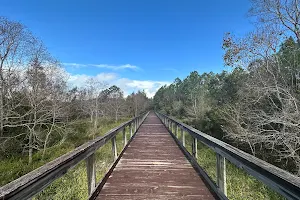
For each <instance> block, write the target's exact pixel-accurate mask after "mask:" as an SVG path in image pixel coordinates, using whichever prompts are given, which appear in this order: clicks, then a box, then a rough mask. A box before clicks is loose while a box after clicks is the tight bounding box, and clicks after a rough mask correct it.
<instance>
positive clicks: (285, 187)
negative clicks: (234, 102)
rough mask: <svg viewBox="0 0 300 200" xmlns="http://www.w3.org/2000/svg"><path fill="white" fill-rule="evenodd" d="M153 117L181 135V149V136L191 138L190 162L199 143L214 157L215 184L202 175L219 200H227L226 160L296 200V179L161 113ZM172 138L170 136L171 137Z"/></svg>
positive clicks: (299, 192)
mask: <svg viewBox="0 0 300 200" xmlns="http://www.w3.org/2000/svg"><path fill="white" fill-rule="evenodd" d="M156 114H157V116H158V117H159V118H160V119H161V121H162V122H163V123H164V124H165V126H166V127H167V128H168V129H169V131H170V132H171V133H172V134H173V133H174V132H175V135H176V136H177V135H178V134H179V130H180V131H181V138H182V141H181V145H182V146H183V147H184V146H185V136H184V135H185V133H184V132H187V133H188V134H190V135H191V136H192V138H193V142H192V155H191V157H193V159H194V160H193V161H194V162H197V161H196V158H197V141H200V142H202V143H203V144H205V145H206V146H208V147H209V148H211V149H212V150H213V151H214V152H215V153H216V157H217V163H216V169H217V183H216V184H215V183H214V182H213V181H212V180H211V179H210V178H209V177H208V176H207V175H206V174H204V175H205V176H204V178H205V179H210V180H207V181H208V183H209V185H210V186H212V187H215V191H216V192H217V194H218V193H219V194H218V196H219V198H221V199H227V197H226V195H227V189H226V164H225V159H227V160H228V161H230V162H231V163H232V164H234V165H235V166H237V167H239V168H241V169H243V170H245V171H246V172H247V173H248V174H250V175H252V176H253V177H255V178H256V179H258V180H260V181H261V182H263V183H264V184H266V185H267V186H269V187H270V188H272V189H273V190H274V191H276V192H278V193H279V194H281V195H282V196H284V197H285V198H287V199H293V200H294V199H298V200H299V199H300V177H298V176H295V175H293V174H291V173H289V172H287V171H285V170H283V169H280V168H278V167H276V166H274V165H271V164H269V163H267V162H265V161H263V160H261V159H259V158H256V157H255V156H253V155H250V154H248V153H246V152H244V151H241V150H240V149H238V148H235V147H233V146H231V145H229V144H227V143H225V142H223V141H221V140H218V139H216V138H214V137H212V136H209V135H207V134H205V133H203V132H201V131H199V130H197V129H195V128H193V127H191V126H189V125H187V124H184V123H182V122H179V121H178V120H176V119H174V118H172V117H169V116H167V115H165V114H162V113H156ZM174 126H175V127H174ZM175 135H174V134H173V136H175ZM201 170H202V169H201Z"/></svg>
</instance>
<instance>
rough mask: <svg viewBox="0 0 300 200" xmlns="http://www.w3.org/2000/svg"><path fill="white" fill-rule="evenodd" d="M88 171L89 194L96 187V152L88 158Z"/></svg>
mask: <svg viewBox="0 0 300 200" xmlns="http://www.w3.org/2000/svg"><path fill="white" fill-rule="evenodd" d="M86 172H87V181H88V194H89V195H90V194H92V192H93V191H94V189H95V188H96V166H95V154H94V153H93V154H92V155H90V156H89V157H87V158H86Z"/></svg>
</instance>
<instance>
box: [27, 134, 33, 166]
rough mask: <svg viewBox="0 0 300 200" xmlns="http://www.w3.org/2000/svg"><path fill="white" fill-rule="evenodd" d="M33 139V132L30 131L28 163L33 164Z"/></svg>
mask: <svg viewBox="0 0 300 200" xmlns="http://www.w3.org/2000/svg"><path fill="white" fill-rule="evenodd" d="M32 137H33V130H30V135H29V144H28V148H29V149H28V163H29V164H31V163H32V149H33V148H32Z"/></svg>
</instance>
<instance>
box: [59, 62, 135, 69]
mask: <svg viewBox="0 0 300 200" xmlns="http://www.w3.org/2000/svg"><path fill="white" fill-rule="evenodd" d="M63 65H65V66H70V67H75V68H80V67H98V68H106V69H111V70H122V69H131V70H139V69H140V68H139V67H138V66H136V65H131V64H125V65H109V64H81V63H63Z"/></svg>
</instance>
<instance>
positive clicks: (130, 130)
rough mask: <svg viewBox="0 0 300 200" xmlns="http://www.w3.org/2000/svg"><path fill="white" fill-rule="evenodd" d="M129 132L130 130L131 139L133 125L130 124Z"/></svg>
mask: <svg viewBox="0 0 300 200" xmlns="http://www.w3.org/2000/svg"><path fill="white" fill-rule="evenodd" d="M129 130H130V138H132V135H133V131H132V123H130V124H129Z"/></svg>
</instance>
